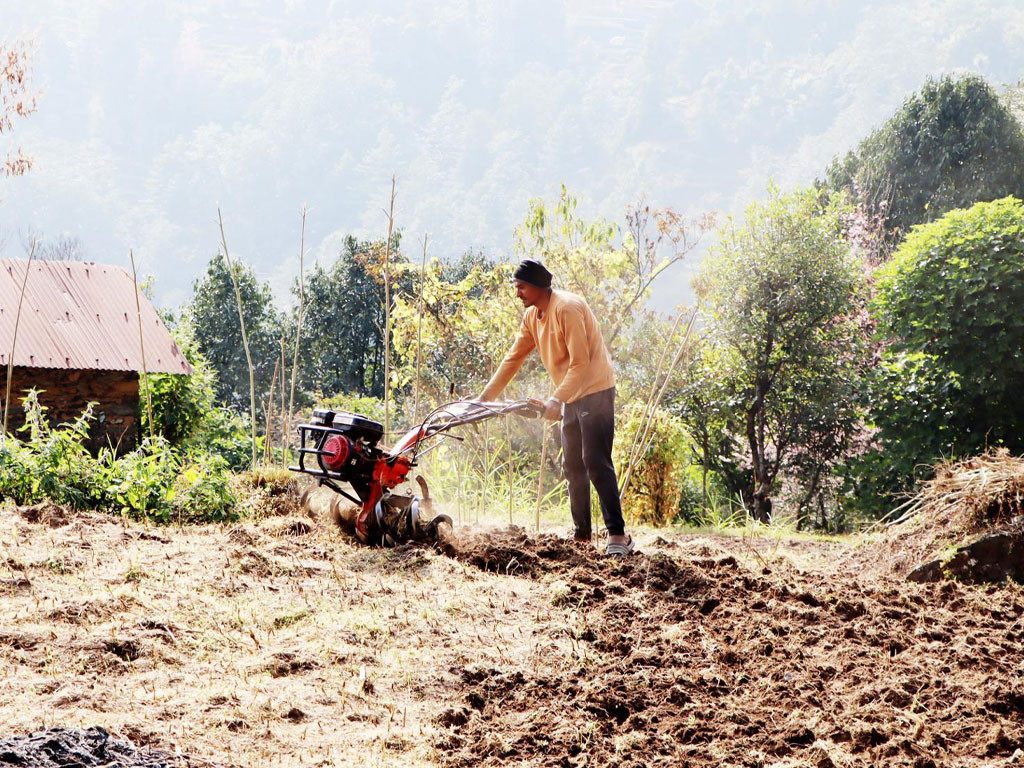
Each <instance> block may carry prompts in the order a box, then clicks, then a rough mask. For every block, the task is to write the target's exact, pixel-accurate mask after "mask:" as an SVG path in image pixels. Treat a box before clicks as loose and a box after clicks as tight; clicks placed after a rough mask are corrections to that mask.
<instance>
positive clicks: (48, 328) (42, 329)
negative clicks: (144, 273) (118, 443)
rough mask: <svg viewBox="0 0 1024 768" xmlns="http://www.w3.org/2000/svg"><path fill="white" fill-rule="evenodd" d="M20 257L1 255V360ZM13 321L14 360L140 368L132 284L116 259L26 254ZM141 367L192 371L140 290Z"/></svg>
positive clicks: (3, 361) (0, 361)
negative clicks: (39, 258) (36, 258)
mask: <svg viewBox="0 0 1024 768" xmlns="http://www.w3.org/2000/svg"><path fill="white" fill-rule="evenodd" d="M26 266H28V262H27V261H8V260H3V259H0V365H3V366H6V365H7V359H8V356H9V355H10V353H11V340H12V339H13V337H14V322H15V315H16V314H17V312H18V297H19V296H20V295H21V283H22V280H24V278H25V268H26ZM30 270H31V271H30V272H29V276H28V283H27V284H26V286H25V301H24V304H23V305H22V309H21V321H20V324H19V326H18V340H17V348H16V349H15V351H14V364H15V365H23V366H27V367H29V368H65V369H97V370H106V371H141V370H142V355H141V353H140V349H139V320H138V318H137V316H136V314H135V286H134V285H133V283H132V277H131V275H129V274H128V272H127V271H125V270H124V269H123V268H121V267H115V266H111V265H109V264H95V263H92V262H76V261H33V262H32V266H31V267H30ZM139 304H140V308H141V314H142V338H143V343H144V345H145V348H146V369H147V370H148V371H149V372H150V373H191V372H192V366H190V365H189V364H188V361H187V360H186V359H185V356H184V355H183V354H182V353H181V350H179V349H178V345H177V344H175V343H174V341H173V340H172V339H171V336H170V334H169V333H168V332H167V328H165V327H164V324H163V323H162V322H161V321H160V318H159V317H158V316H157V314H156V310H154V309H153V307H152V305H151V304H150V303H149V301H147V300H146V297H145V296H144V295H143V294H142V293H141V292H140V293H139Z"/></svg>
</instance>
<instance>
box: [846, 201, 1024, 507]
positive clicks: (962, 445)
mask: <svg viewBox="0 0 1024 768" xmlns="http://www.w3.org/2000/svg"><path fill="white" fill-rule="evenodd" d="M877 274H878V293H877V297H876V300H875V304H874V311H875V314H876V317H877V320H878V329H879V333H880V335H881V337H882V340H883V342H884V343H885V346H884V347H883V349H882V352H881V355H880V360H879V364H878V365H877V366H876V367H875V369H874V371H873V374H872V377H871V381H870V384H871V385H870V388H869V390H868V393H867V403H866V404H867V406H868V407H869V409H870V414H871V421H872V423H873V426H874V427H875V428H876V429H877V434H876V435H875V438H874V439H875V449H874V450H872V451H869V452H868V453H867V454H865V456H864V457H863V459H862V460H861V461H860V462H859V463H858V464H857V465H855V466H854V467H853V468H852V470H853V471H852V472H851V482H850V485H851V495H852V496H853V497H854V499H855V500H856V501H857V503H859V504H862V505H864V506H865V507H869V508H870V507H874V508H875V511H882V510H884V509H885V508H886V507H888V506H891V503H892V501H894V500H895V499H896V497H897V496H899V495H900V494H902V493H903V492H905V491H907V490H908V489H909V488H910V487H911V485H912V484H913V482H914V480H915V475H919V476H920V477H919V478H918V479H921V478H926V477H927V476H928V475H929V473H930V472H931V465H932V463H933V462H934V461H935V460H936V459H940V458H947V459H951V458H955V457H957V456H963V455H966V454H968V453H976V452H981V451H983V450H984V449H985V448H987V447H996V446H1005V447H1007V448H1009V449H1010V451H1011V452H1014V453H1018V452H1020V451H1022V450H1024V401H1022V400H1021V398H1020V381H1021V380H1022V378H1024V353H1022V350H1024V316H1022V315H1021V313H1020V310H1019V308H1020V306H1021V305H1022V302H1024V203H1022V202H1021V201H1020V200H1017V199H1016V198H1005V199H1002V200H996V201H993V202H989V203H978V204H976V205H974V206H972V207H971V208H968V209H966V210H956V211H950V212H949V213H947V214H946V215H945V216H943V217H942V218H941V219H939V220H937V221H934V222H932V223H930V224H925V225H922V226H919V227H916V228H915V229H914V231H913V232H912V233H911V234H910V236H909V237H908V238H907V239H906V241H904V243H903V245H902V246H901V247H900V248H899V250H898V251H897V252H896V253H895V254H894V256H893V258H892V260H891V261H890V262H889V263H888V264H887V265H885V267H883V268H882V269H881V270H880V271H879V272H878V273H877Z"/></svg>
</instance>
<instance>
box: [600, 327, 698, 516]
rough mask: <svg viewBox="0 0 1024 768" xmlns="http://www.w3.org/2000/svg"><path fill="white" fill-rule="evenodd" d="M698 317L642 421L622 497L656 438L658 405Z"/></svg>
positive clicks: (621, 493) (620, 493)
mask: <svg viewBox="0 0 1024 768" xmlns="http://www.w3.org/2000/svg"><path fill="white" fill-rule="evenodd" d="M696 319H697V313H696V312H694V313H693V314H692V315H691V316H690V322H689V324H688V325H687V326H686V333H685V334H684V335H683V340H682V341H681V342H680V343H679V350H678V351H677V352H676V354H675V357H673V359H672V364H671V365H670V366H669V368H668V370H667V371H666V372H665V380H664V381H663V382H662V384H661V388H660V389H659V390H658V394H657V396H656V398H655V400H654V402H653V403H652V408H651V410H650V413H649V414H648V416H647V421H646V423H643V422H642V423H641V424H640V428H641V429H642V437H641V439H640V444H639V446H638V451H637V454H636V456H635V458H631V459H630V463H629V466H628V467H626V476H625V477H624V478H623V480H622V488H621V490H620V491H619V498H620V499H621V498H622V497H623V496H625V495H626V489H627V488H629V481H630V478H631V477H632V475H633V469H634V468H635V467H636V465H637V464H639V463H640V460H641V459H642V458H643V456H644V454H645V453H647V449H648V448H649V447H650V445H651V441H652V440H653V439H654V417H655V414H656V412H657V410H658V406H659V405H660V404H661V400H662V398H663V397H665V392H666V390H668V383H669V381H670V380H671V378H672V374H673V373H675V370H676V366H678V365H679V361H680V360H682V358H683V353H684V352H685V351H686V349H687V343H688V342H689V340H690V333H691V332H692V331H693V324H694V322H695V321H696Z"/></svg>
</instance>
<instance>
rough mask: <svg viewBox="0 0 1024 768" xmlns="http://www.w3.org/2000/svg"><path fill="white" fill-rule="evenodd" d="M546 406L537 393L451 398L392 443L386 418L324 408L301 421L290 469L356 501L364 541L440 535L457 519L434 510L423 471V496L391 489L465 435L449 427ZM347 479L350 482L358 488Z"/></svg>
mask: <svg viewBox="0 0 1024 768" xmlns="http://www.w3.org/2000/svg"><path fill="white" fill-rule="evenodd" d="M543 411H544V406H543V404H542V403H540V402H539V401H537V400H513V401H509V402H501V403H485V402H478V401H469V400H465V401H457V402H452V403H445V404H444V405H441V406H439V407H437V408H435V409H434V410H433V411H431V412H430V414H429V415H428V416H427V417H426V418H425V419H424V420H423V422H422V423H420V424H419V425H418V426H415V427H413V428H412V429H410V430H409V431H408V432H406V433H405V435H404V436H403V437H402V439H401V440H399V441H398V442H397V443H395V445H394V447H393V448H391V450H384V449H382V448H380V447H379V445H378V444H379V443H380V441H381V439H382V438H383V437H384V427H383V426H382V425H381V424H380V423H379V422H376V421H373V420H372V419H368V418H366V417H365V416H360V415H358V414H355V413H346V412H344V411H331V410H327V409H321V408H318V409H315V410H314V411H313V418H312V420H311V422H310V423H309V424H302V425H300V426H299V434H300V437H301V445H300V447H299V463H298V466H292V467H289V469H290V470H292V471H293V472H303V473H305V474H307V475H312V476H313V477H316V478H318V480H319V484H320V485H323V486H326V487H328V488H330V489H331V490H332V491H334V492H335V493H338V494H341V495H342V496H344V497H345V498H346V499H348V500H349V501H351V502H353V503H354V504H356V505H357V506H358V507H359V511H358V514H357V516H356V519H355V533H356V537H357V538H358V539H359V540H360V541H362V542H363V543H365V544H370V545H373V546H394V545H395V544H400V543H402V542H404V541H409V540H428V541H436V540H437V538H438V526H440V525H441V524H444V523H447V524H448V525H449V526H451V524H452V519H451V518H450V517H449V516H448V515H436V516H432V512H431V501H430V490H429V488H428V486H427V483H426V481H425V480H424V479H423V477H422V476H417V477H416V482H417V483H418V484H419V486H420V490H421V492H422V494H423V495H422V496H417V497H412V496H403V495H399V494H394V493H392V492H391V490H392V489H393V488H395V487H396V486H398V485H399V484H401V483H402V482H404V481H405V480H406V479H407V477H408V474H409V471H410V470H411V469H412V468H413V467H415V466H416V462H417V460H418V459H419V458H420V457H422V456H423V455H424V454H425V453H427V452H428V451H431V450H433V449H434V448H436V447H437V446H438V445H440V444H441V442H442V441H443V440H444V439H445V438H447V437H453V438H454V439H456V440H461V439H462V438H459V437H455V436H454V435H450V434H449V431H450V430H452V429H454V428H455V427H461V426H463V425H465V424H476V423H478V422H481V421H486V420H487V419H493V418H496V417H498V416H505V415H508V414H516V415H519V416H526V417H530V418H536V417H537V416H539V415H540V414H541V413H543ZM341 483H347V484H348V485H349V486H350V487H351V489H352V491H353V493H349V492H348V491H347V490H345V489H344V488H343V487H342V486H341ZM428 517H429V519H427V518H428Z"/></svg>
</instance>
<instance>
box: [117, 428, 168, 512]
mask: <svg viewBox="0 0 1024 768" xmlns="http://www.w3.org/2000/svg"><path fill="white" fill-rule="evenodd" d="M102 459H103V463H104V464H105V465H106V477H107V499H106V502H107V505H108V506H109V507H110V508H112V509H116V510H118V511H120V512H121V513H122V514H125V515H128V516H130V517H136V518H153V519H155V520H158V521H160V522H165V523H166V522H170V521H171V519H172V517H173V512H174V489H173V485H174V479H175V477H176V476H177V474H178V467H179V464H180V458H179V456H178V452H177V451H175V450H174V448H172V447H171V444H170V443H169V442H167V441H166V440H165V439H164V438H162V437H157V438H153V439H150V438H146V439H144V440H143V441H142V445H140V446H139V447H138V448H136V449H135V450H134V451H131V452H129V453H126V454H124V455H123V456H121V457H120V458H117V457H116V456H115V455H114V454H113V453H111V452H105V453H104V454H103V457H102Z"/></svg>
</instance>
